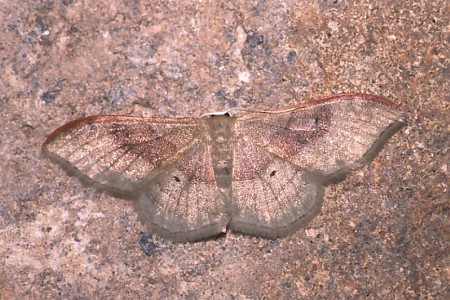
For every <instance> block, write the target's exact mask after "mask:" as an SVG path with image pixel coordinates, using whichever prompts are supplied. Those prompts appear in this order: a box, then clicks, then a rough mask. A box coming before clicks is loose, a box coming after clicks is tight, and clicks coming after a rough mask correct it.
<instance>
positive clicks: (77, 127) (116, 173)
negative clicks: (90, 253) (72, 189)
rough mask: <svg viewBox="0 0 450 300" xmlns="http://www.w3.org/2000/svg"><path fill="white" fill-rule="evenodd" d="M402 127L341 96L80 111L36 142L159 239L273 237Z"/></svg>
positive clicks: (364, 99)
mask: <svg viewBox="0 0 450 300" xmlns="http://www.w3.org/2000/svg"><path fill="white" fill-rule="evenodd" d="M404 125H405V121H404V114H403V112H402V110H401V109H400V108H399V107H398V106H397V105H396V104H394V103H393V102H390V101H388V100H386V99H385V98H382V97H378V96H371V95H365V94H341V95H336V96H332V97H328V98H322V99H318V100H311V101H307V102H303V103H300V104H297V105H295V106H291V107H288V108H285V109H282V110H271V111H261V112H250V113H249V112H246V113H244V114H241V115H240V116H230V114H228V113H226V114H222V115H211V116H209V117H208V118H145V117H135V116H120V115H118V116H113V115H98V116H89V117H84V118H80V119H77V120H74V121H72V122H69V123H67V124H65V125H63V126H61V127H59V128H58V129H56V130H55V131H53V132H52V133H51V134H50V135H49V136H48V137H47V139H46V140H45V142H44V144H43V146H42V149H43V153H44V154H45V155H46V156H47V157H49V158H50V159H51V160H53V161H54V162H56V163H57V164H59V165H61V166H62V167H63V168H64V169H65V170H66V171H67V172H68V173H69V175H74V176H76V177H78V178H79V179H80V180H81V181H82V182H83V183H85V184H88V185H90V186H93V187H94V188H96V189H97V190H99V191H104V192H107V193H109V194H112V195H113V196H116V197H121V198H126V199H131V200H132V201H133V203H134V206H135V208H136V210H137V212H138V214H139V217H140V219H141V220H142V221H143V222H144V223H145V224H146V225H147V227H148V229H149V230H150V231H151V232H152V233H156V234H158V235H160V236H162V237H164V238H167V239H170V240H173V241H179V242H185V241H190V242H193V241H198V240H202V239H207V238H210V237H214V236H216V235H219V234H221V233H224V232H226V231H227V230H228V229H230V230H232V231H237V232H241V233H244V234H248V235H254V236H261V237H266V238H271V239H273V238H278V237H284V236H286V235H288V234H291V233H293V232H295V231H296V230H298V229H299V228H300V227H301V226H303V225H305V224H307V223H308V222H309V221H310V220H311V219H312V218H313V217H314V216H316V215H317V214H318V213H319V211H320V208H321V206H322V202H323V197H324V187H325V186H327V185H329V184H332V183H336V182H338V181H341V180H343V179H344V178H345V177H346V175H347V174H349V173H350V172H351V171H353V170H356V169H359V168H361V167H362V166H364V165H366V164H368V163H370V162H371V161H372V160H373V158H374V157H375V156H376V154H377V153H378V152H379V151H380V149H381V148H382V146H383V144H384V143H385V142H386V141H387V140H388V139H389V137H391V136H392V135H393V134H394V133H395V132H397V131H398V130H399V129H400V128H401V127H402V126H404Z"/></svg>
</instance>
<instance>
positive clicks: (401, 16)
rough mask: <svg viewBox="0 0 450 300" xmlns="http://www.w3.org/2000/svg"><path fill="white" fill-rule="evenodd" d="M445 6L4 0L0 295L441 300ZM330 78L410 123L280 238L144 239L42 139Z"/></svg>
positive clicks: (316, 93) (120, 207) (259, 104)
mask: <svg viewBox="0 0 450 300" xmlns="http://www.w3.org/2000/svg"><path fill="white" fill-rule="evenodd" d="M124 2H126V4H124ZM448 17H449V2H448V1H445V0H437V1H411V0H406V1H363V0H357V1H343V0H342V1H341V0H334V1H326V0H324V1H282V2H281V1H263V0H261V1H243V0H235V1H207V0H204V1H201V0H197V1H175V0H174V1H139V0H136V1H117V0H109V1H93V0H92V1H88V0H84V1H83V0H54V1H51V0H45V1H19V0H11V1H2V2H1V3H0V58H1V60H0V70H1V79H0V111H1V119H2V121H1V122H0V170H1V174H0V199H1V201H0V298H1V299H44V298H45V299H63V298H64V299H92V298H97V299H99V298H106V299H110V298H118V299H147V298H148V299H152V298H153V299H158V298H168V299H179V298H185V299H199V298H205V299H207V298H212V299H293V298H308V299H312V298H314V299H320V298H326V299H333V298H339V299H344V298H345V299H349V298H353V299H355V298H358V299H361V298H367V299H382V298H384V299H394V298H395V299H425V298H426V299H445V298H447V299H448V297H449V293H450V290H449V284H448V282H449V277H450V276H449V275H450V268H449V265H450V259H449V227H450V226H449V225H450V224H449V223H450V222H449V201H448V177H447V173H448V169H447V168H448V166H447V164H448V159H449V157H448V153H447V151H448V147H449V141H448V135H449V125H448V124H449V123H448V121H449V102H450V96H449V95H450V88H449V86H450V84H449V79H450V68H449V66H450V61H449V60H450V58H449V56H450V55H449V33H450V25H449V19H448ZM341 92H365V93H370V94H379V95H383V96H385V97H387V98H389V99H390V100H392V101H394V102H396V103H397V104H399V105H401V106H402V107H403V108H404V109H405V111H406V115H407V117H408V123H409V126H408V127H405V128H404V129H403V130H402V131H401V132H399V133H397V134H396V135H395V136H394V137H393V138H392V139H391V140H390V142H389V143H388V144H387V146H386V147H385V148H384V150H383V151H382V152H381V153H380V155H379V156H378V157H377V158H376V159H375V161H374V162H373V163H372V164H371V166H370V167H367V168H364V169H363V170H361V171H358V172H357V173H355V174H353V175H352V176H350V177H349V178H348V179H347V180H346V181H344V182H343V183H340V184H338V185H336V186H331V187H329V188H327V194H326V198H325V202H324V205H323V208H322V212H321V214H319V216H317V217H316V218H315V219H314V220H313V221H312V222H311V223H310V224H309V225H308V226H307V228H305V230H300V231H299V232H297V233H296V234H294V235H292V236H290V237H287V238H284V239H279V240H275V241H269V240H265V239H260V238H253V237H247V236H241V235H239V234H234V233H228V234H227V235H226V236H225V237H221V238H218V239H216V240H211V241H205V242H199V243H195V244H174V243H171V242H169V241H165V240H163V239H160V238H158V237H153V238H152V237H151V236H150V235H149V234H148V233H145V231H146V229H145V227H144V226H143V225H142V224H141V223H140V222H139V221H138V220H137V216H136V214H135V213H134V211H133V208H132V204H131V203H129V202H127V201H124V200H120V199H115V198H112V197H110V196H107V195H102V194H99V193H96V192H95V191H94V190H92V189H90V188H85V187H82V186H81V185H80V183H79V182H78V181H77V180H76V179H74V178H70V177H68V176H67V175H66V174H65V173H64V171H62V170H61V169H60V168H58V167H57V166H56V165H54V164H52V163H50V162H49V161H47V160H45V159H43V158H42V156H41V153H40V146H41V143H42V142H43V140H44V138H45V136H46V135H47V134H48V133H50V132H51V131H52V130H53V129H55V128H56V127H58V126H60V125H62V124H64V123H65V122H67V121H70V120H72V119H75V118H77V117H81V116H85V115H92V114H129V113H130V112H134V113H136V111H137V109H141V108H143V109H144V111H145V113H146V114H148V115H151V116H165V117H173V116H199V115H200V114H202V113H205V112H211V111H223V110H225V109H229V108H233V107H249V108H253V109H264V108H275V107H283V106H286V105H288V104H293V103H297V102H301V101H303V100H305V99H310V98H317V97H320V96H325V95H330V94H335V93H341Z"/></svg>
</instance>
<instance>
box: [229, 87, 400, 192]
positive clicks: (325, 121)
mask: <svg viewBox="0 0 450 300" xmlns="http://www.w3.org/2000/svg"><path fill="white" fill-rule="evenodd" d="M404 125H405V122H404V121H403V112H402V111H401V110H400V109H399V108H398V106H396V105H395V104H394V103H392V102H390V101H388V100H386V99H384V98H381V97H377V96H370V95H364V94H344V95H339V96H335V97H330V98H325V99H320V100H315V101H309V102H306V103H304V104H301V105H299V106H298V107H293V108H291V109H288V110H284V111H278V112H277V111H273V112H271V113H256V114H250V115H246V116H245V117H243V118H241V119H239V121H238V122H237V123H236V134H237V135H238V136H239V138H240V139H245V140H246V141H247V142H248V143H251V144H254V145H256V146H258V147H260V148H261V149H264V150H265V151H267V152H269V153H272V154H274V155H276V156H278V157H280V158H283V159H284V160H286V161H288V162H290V163H292V164H293V165H295V166H297V167H299V168H302V169H303V170H305V171H307V172H310V173H314V174H317V175H318V179H319V180H320V181H321V182H322V183H323V184H328V183H330V182H336V181H339V180H341V179H343V178H344V177H345V175H346V174H347V173H348V172H349V171H351V170H354V169H357V168H359V167H360V166H362V165H364V164H367V163H369V162H370V161H371V160H372V159H373V158H374V157H375V156H376V154H377V153H378V152H379V150H380V149H381V147H382V146H383V145H384V144H385V142H386V141H387V140H388V138H389V137H391V136H392V135H393V134H394V133H395V132H396V131H398V130H399V129H400V128H401V127H402V126H404Z"/></svg>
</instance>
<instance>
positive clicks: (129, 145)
mask: <svg viewBox="0 0 450 300" xmlns="http://www.w3.org/2000/svg"><path fill="white" fill-rule="evenodd" d="M204 126H205V125H204V123H203V121H202V120H198V119H191V118H183V119H181V118H180V119H153V118H141V117H131V116H91V117H86V118H81V119H78V120H75V121H72V122H70V123H68V124H66V125H64V126H62V127H60V128H58V129H56V130H55V131H54V132H53V133H51V134H50V135H49V136H48V137H47V139H46V141H45V142H44V144H43V146H42V148H43V152H44V154H46V155H47V156H49V157H50V158H51V159H52V160H54V161H55V162H57V163H58V164H60V165H62V166H63V167H64V168H65V169H66V170H67V171H68V172H69V173H71V174H73V175H75V176H77V177H79V178H80V179H81V180H82V181H83V182H85V183H88V184H90V185H93V186H94V187H96V188H98V189H100V190H106V191H108V192H111V193H112V194H118V195H120V196H128V195H130V194H133V193H135V192H137V190H139V189H140V188H141V187H142V185H143V184H145V183H147V182H149V181H150V180H151V179H152V178H153V177H155V176H157V174H158V173H159V172H161V170H163V169H164V168H165V167H167V166H168V165H170V164H172V163H173V162H175V161H176V160H178V159H179V158H180V157H181V156H182V155H184V153H185V152H186V151H187V149H189V148H191V147H192V146H193V145H194V144H195V143H196V142H198V141H199V140H201V139H204V135H205V134H207V128H204Z"/></svg>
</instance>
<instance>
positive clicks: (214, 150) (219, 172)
mask: <svg viewBox="0 0 450 300" xmlns="http://www.w3.org/2000/svg"><path fill="white" fill-rule="evenodd" d="M235 121H236V119H235V118H232V117H230V116H228V115H223V116H213V117H211V119H209V120H208V125H209V131H210V136H211V158H212V163H213V167H214V175H215V177H216V181H217V186H218V187H219V189H221V190H222V191H223V192H226V193H227V192H231V179H232V178H231V175H232V173H233V146H232V145H231V141H232V138H233V133H234V123H235Z"/></svg>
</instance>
